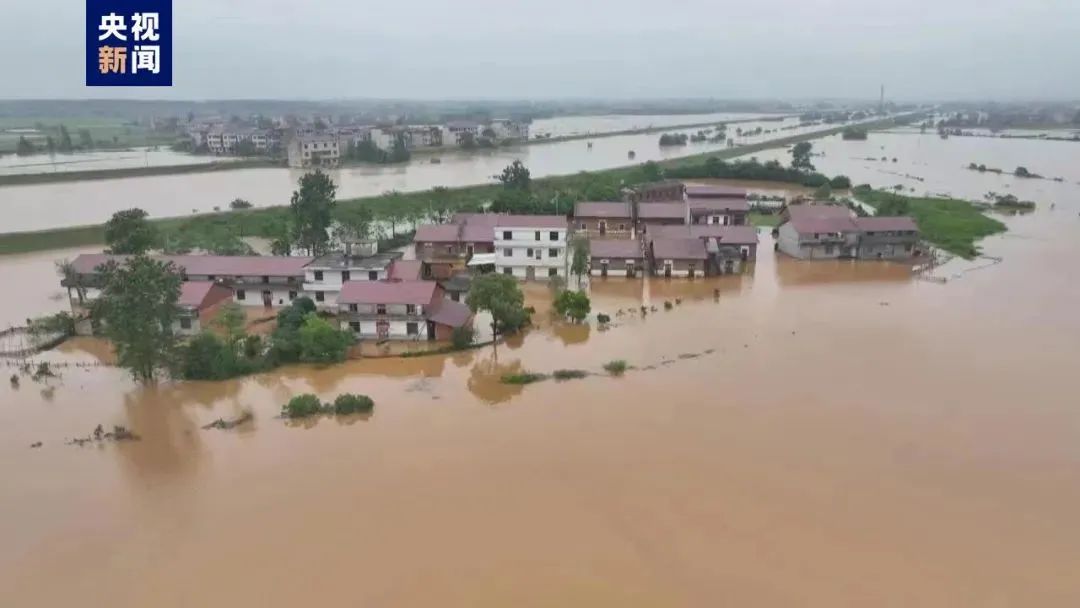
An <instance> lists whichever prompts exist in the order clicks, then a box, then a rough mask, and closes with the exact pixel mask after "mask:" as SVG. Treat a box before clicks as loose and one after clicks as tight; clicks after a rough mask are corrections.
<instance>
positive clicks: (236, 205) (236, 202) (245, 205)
mask: <svg viewBox="0 0 1080 608" xmlns="http://www.w3.org/2000/svg"><path fill="white" fill-rule="evenodd" d="M251 207H252V205H251V203H249V202H247V201H245V200H244V199H242V198H234V199H233V201H232V202H231V203H229V209H234V210H235V209H251Z"/></svg>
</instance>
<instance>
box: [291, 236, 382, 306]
mask: <svg viewBox="0 0 1080 608" xmlns="http://www.w3.org/2000/svg"><path fill="white" fill-rule="evenodd" d="M359 253H360V254H359V255H346V254H343V253H335V254H330V255H325V256H322V257H319V258H316V259H315V260H314V261H312V262H311V263H310V264H308V265H307V266H306V267H305V268H304V292H305V293H306V294H307V296H308V297H310V298H311V299H312V300H314V301H315V307H316V308H318V309H320V310H337V308H338V294H339V293H341V287H342V285H343V284H345V283H347V282H349V281H384V280H386V279H388V278H390V272H391V270H390V267H391V265H392V264H393V263H394V261H395V260H397V259H398V258H400V257H401V253H400V252H390V253H377V252H376V250H375V249H374V248H373V247H371V248H368V249H365V250H363V251H360V252H359Z"/></svg>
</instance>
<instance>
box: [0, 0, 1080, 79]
mask: <svg viewBox="0 0 1080 608" xmlns="http://www.w3.org/2000/svg"><path fill="white" fill-rule="evenodd" d="M173 13H174V18H175V27H174V40H175V42H174V55H175V59H174V68H173V82H174V86H173V87H172V88H170V89H130V90H129V89H120V88H103V89H102V88H99V89H93V88H87V87H85V86H83V70H84V68H83V65H84V63H83V61H84V53H85V50H84V49H85V47H84V33H83V32H84V29H83V28H84V24H83V19H84V2H83V0H0V15H3V18H4V19H3V20H4V22H5V23H4V27H3V34H0V98H41V97H49V98H52V97H56V98H86V97H113V98H115V97H141V98H170V99H226V98H229V99H235V98H282V99H336V98H355V97H384V98H385V97H402V98H423V99H445V98H513V99H521V98H557V97H721V98H807V97H847V98H876V96H877V91H878V86H879V85H880V84H881V83H884V84H885V86H886V88H887V94H888V96H889V97H890V98H892V99H926V98H933V99H955V98H965V99H970V98H1001V99H1017V98H1080V0H899V1H895V0H889V1H881V0H749V1H748V0H739V1H731V0H665V1H662V2H661V1H657V0H517V1H515V0H393V1H387V0H380V1H378V2H374V1H371V0H313V1H311V2H304V1H302V0H289V1H285V0H174V2H173Z"/></svg>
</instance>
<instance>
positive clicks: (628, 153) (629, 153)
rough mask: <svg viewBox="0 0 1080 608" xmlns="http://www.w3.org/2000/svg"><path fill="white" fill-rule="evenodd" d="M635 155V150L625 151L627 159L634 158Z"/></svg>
mask: <svg viewBox="0 0 1080 608" xmlns="http://www.w3.org/2000/svg"><path fill="white" fill-rule="evenodd" d="M635 156H637V153H636V152H634V151H633V150H630V151H629V152H627V153H626V158H629V159H631V160H633V158H634V157H635Z"/></svg>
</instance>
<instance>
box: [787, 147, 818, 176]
mask: <svg viewBox="0 0 1080 608" xmlns="http://www.w3.org/2000/svg"><path fill="white" fill-rule="evenodd" d="M813 148H814V144H812V143H810V142H808V141H800V142H799V143H797V144H795V145H794V146H792V148H791V168H792V169H797V170H799V171H813V170H814V165H813V163H811V162H810V151H811V150H812V149H813Z"/></svg>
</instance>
